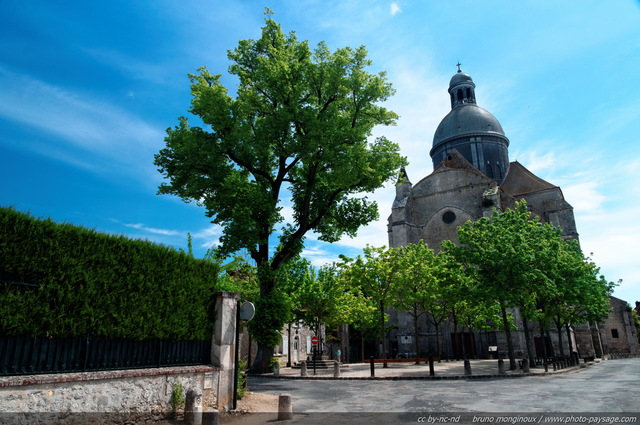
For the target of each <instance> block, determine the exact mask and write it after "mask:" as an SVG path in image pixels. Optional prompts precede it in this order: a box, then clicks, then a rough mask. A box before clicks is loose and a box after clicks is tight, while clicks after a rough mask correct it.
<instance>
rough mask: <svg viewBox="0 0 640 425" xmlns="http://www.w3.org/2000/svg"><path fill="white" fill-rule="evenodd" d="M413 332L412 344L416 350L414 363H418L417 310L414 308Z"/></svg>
mask: <svg viewBox="0 0 640 425" xmlns="http://www.w3.org/2000/svg"><path fill="white" fill-rule="evenodd" d="M413 333H414V335H415V341H414V343H413V346H414V348H415V352H416V364H420V362H419V361H418V358H420V355H419V354H418V350H419V347H420V344H419V343H418V312H417V310H416V309H415V308H414V309H413Z"/></svg>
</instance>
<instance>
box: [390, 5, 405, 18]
mask: <svg viewBox="0 0 640 425" xmlns="http://www.w3.org/2000/svg"><path fill="white" fill-rule="evenodd" d="M389 11H390V13H391V16H396V14H398V13H400V12H402V9H400V6H398V3H396V2H393V3H391V4H390V5H389Z"/></svg>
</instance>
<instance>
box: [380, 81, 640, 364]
mask: <svg viewBox="0 0 640 425" xmlns="http://www.w3.org/2000/svg"><path fill="white" fill-rule="evenodd" d="M475 88H476V85H475V83H474V81H473V79H472V78H471V77H470V76H469V74H467V73H464V72H461V71H460V70H458V72H457V73H456V74H455V75H454V76H453V77H452V78H451V81H450V83H449V89H448V92H449V98H450V102H451V111H450V112H449V113H448V114H447V115H446V116H445V117H444V118H443V119H442V121H441V122H440V125H439V126H438V127H437V129H436V131H435V134H434V137H433V145H432V148H431V150H430V155H431V158H432V160H433V168H434V171H433V172H432V173H431V174H429V175H428V176H426V177H424V178H422V179H421V180H419V181H418V182H417V183H415V184H412V183H411V181H410V179H409V176H408V175H407V174H406V172H405V171H404V170H402V173H401V176H400V180H399V181H398V184H397V186H396V197H395V200H394V202H393V206H392V211H391V215H390V216H389V220H388V235H389V246H390V247H400V246H405V245H407V244H409V243H417V242H418V241H420V240H423V241H424V242H426V243H427V245H428V246H429V247H430V248H432V249H434V250H436V251H438V250H439V249H440V244H441V242H442V241H443V240H452V241H456V240H457V228H458V227H459V226H461V225H462V224H464V223H465V222H467V221H469V220H472V221H475V220H477V219H479V218H481V217H489V216H490V215H491V214H493V212H494V211H497V212H502V211H504V210H506V209H508V208H512V207H513V206H514V205H515V202H516V201H519V200H521V199H524V200H526V202H527V205H528V207H529V209H530V211H531V212H532V214H534V215H536V216H538V217H539V218H540V220H541V221H542V222H545V223H552V224H554V225H557V226H559V227H560V228H561V229H562V234H563V237H564V238H566V239H576V240H577V239H578V232H577V229H576V224H575V220H574V214H573V208H572V207H571V205H570V204H569V203H568V202H567V201H566V200H565V198H564V195H563V193H562V190H561V189H560V187H558V186H555V185H553V184H551V183H549V182H547V181H545V180H543V179H542V178H540V177H538V176H536V175H535V174H534V173H532V172H531V171H529V170H528V169H527V168H526V167H525V166H523V165H522V164H520V163H519V162H517V161H514V162H510V161H509V149H508V148H509V144H510V141H509V139H508V138H507V136H506V134H505V132H504V130H503V129H502V126H501V125H500V123H499V122H498V120H497V119H496V118H495V117H494V116H493V115H492V114H491V113H490V112H488V111H487V110H485V109H483V108H481V107H480V106H478V104H477V101H476V94H475ZM389 313H390V320H391V323H393V324H394V325H395V326H394V330H393V331H392V332H391V334H390V340H389V345H390V346H389V347H388V348H389V351H388V352H389V353H393V354H396V355H399V356H408V357H411V356H416V355H417V356H419V355H426V354H431V353H435V352H436V348H435V345H434V344H435V342H434V341H435V338H434V336H435V332H436V329H435V328H434V326H432V325H431V324H430V323H428V321H426V320H425V318H424V317H422V318H421V331H420V335H414V331H413V322H412V318H411V317H410V315H409V314H408V313H406V312H400V311H390V312H389ZM514 316H515V318H516V326H517V327H518V331H516V332H514V333H513V339H514V345H515V347H516V355H517V356H524V355H526V354H527V349H526V345H525V337H524V332H523V331H522V322H521V319H520V318H519V316H518V314H517V311H516V312H514ZM578 328H580V329H578ZM594 332H599V331H598V330H596V329H592V328H590V327H589V325H583V326H581V327H577V328H576V330H575V332H574V336H573V338H574V341H573V342H574V345H573V347H577V349H578V351H579V352H580V356H581V357H592V356H594V355H597V354H599V353H598V351H600V350H597V349H596V346H595V345H594V343H593V340H594V338H593V337H592V336H593V335H594ZM578 333H579V334H580V335H577V334H578ZM535 335H539V332H537V333H535ZM596 336H597V335H596ZM416 337H419V342H420V349H419V351H420V352H419V353H415V352H414V351H415V349H414V343H413V338H416ZM440 340H441V348H442V351H443V356H444V357H459V356H460V351H461V350H463V352H464V354H465V355H467V356H470V357H479V358H482V357H487V356H489V355H490V347H498V350H499V351H501V352H502V353H506V338H505V337H504V334H503V333H501V332H486V333H482V334H480V333H477V332H473V331H472V330H468V329H467V330H465V332H462V333H461V334H458V333H455V334H454V329H453V327H452V325H451V324H450V323H445V324H444V325H443V326H441V327H440ZM564 340H565V344H567V341H566V337H565V338H564ZM456 341H457V343H456ZM636 343H637V341H636ZM534 344H535V347H530V352H533V353H535V354H534V356H536V357H541V356H542V352H543V347H542V344H547V348H548V349H549V348H552V345H553V344H556V346H555V347H553V348H554V352H555V353H556V354H557V353H559V352H560V347H558V346H557V337H553V335H552V336H551V338H550V339H548V340H547V341H542V340H541V338H540V337H538V336H537V337H536V338H535V341H534ZM576 344H577V345H576ZM596 345H598V344H596ZM636 345H637V344H636ZM461 346H463V347H461ZM492 349H494V348H492ZM547 351H548V350H547ZM562 351H563V352H564V354H568V345H566V346H565V347H563V350H562Z"/></svg>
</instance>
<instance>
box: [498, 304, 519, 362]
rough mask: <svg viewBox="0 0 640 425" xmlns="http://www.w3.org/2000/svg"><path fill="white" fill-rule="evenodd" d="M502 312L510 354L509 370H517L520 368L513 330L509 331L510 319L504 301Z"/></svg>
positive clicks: (501, 307) (501, 306)
mask: <svg viewBox="0 0 640 425" xmlns="http://www.w3.org/2000/svg"><path fill="white" fill-rule="evenodd" d="M500 310H501V312H502V325H503V327H504V333H505V336H506V337H507V352H508V354H509V370H516V369H517V368H518V366H517V364H516V353H515V351H514V349H513V340H512V339H511V329H509V318H508V316H507V309H506V308H505V306H504V304H503V303H502V301H500Z"/></svg>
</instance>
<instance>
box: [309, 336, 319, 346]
mask: <svg viewBox="0 0 640 425" xmlns="http://www.w3.org/2000/svg"><path fill="white" fill-rule="evenodd" d="M318 341H319V340H318V337H317V336H314V337H312V338H311V343H312V344H313V345H318Z"/></svg>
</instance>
